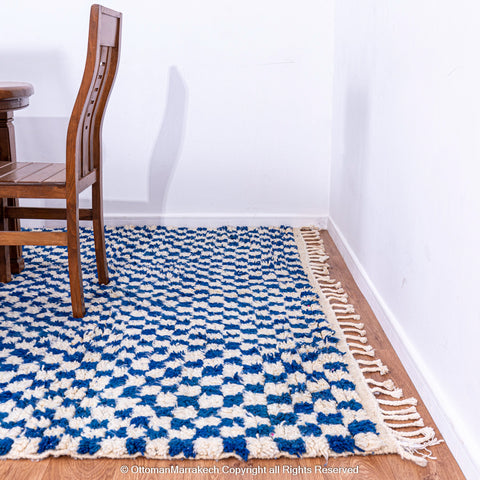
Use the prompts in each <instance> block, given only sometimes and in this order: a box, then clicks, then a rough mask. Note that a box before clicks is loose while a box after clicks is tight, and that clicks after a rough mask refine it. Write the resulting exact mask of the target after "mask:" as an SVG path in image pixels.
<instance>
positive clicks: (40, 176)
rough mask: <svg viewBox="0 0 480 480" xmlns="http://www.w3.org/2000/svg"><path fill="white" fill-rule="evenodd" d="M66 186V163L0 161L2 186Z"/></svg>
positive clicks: (0, 182)
mask: <svg viewBox="0 0 480 480" xmlns="http://www.w3.org/2000/svg"><path fill="white" fill-rule="evenodd" d="M14 185H19V186H20V185H23V186H35V185H43V186H64V185H65V164H64V163H39V162H34V163H32V162H0V187H1V186H14Z"/></svg>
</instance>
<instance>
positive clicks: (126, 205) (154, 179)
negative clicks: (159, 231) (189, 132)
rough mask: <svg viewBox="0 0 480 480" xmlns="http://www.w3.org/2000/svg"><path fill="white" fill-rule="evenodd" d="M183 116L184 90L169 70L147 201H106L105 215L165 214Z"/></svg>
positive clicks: (175, 72)
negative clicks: (165, 99)
mask: <svg viewBox="0 0 480 480" xmlns="http://www.w3.org/2000/svg"><path fill="white" fill-rule="evenodd" d="M186 112H187V88H186V85H185V82H184V81H183V78H182V76H181V75H180V72H179V71H178V69H177V68H176V67H174V66H172V67H170V70H169V78H168V92H167V102H166V107H165V114H164V117H163V122H162V125H161V127H160V131H159V133H158V137H157V140H156V142H155V146H154V149H153V153H152V157H151V159H150V167H149V172H148V176H149V184H148V200H147V201H146V202H132V201H122V200H105V201H104V211H105V214H106V215H109V214H110V215H111V214H118V215H119V216H129V214H131V215H132V216H134V215H136V214H138V213H142V214H147V215H148V214H151V215H152V216H156V215H158V214H160V213H162V212H163V211H164V208H165V203H166V198H167V193H168V188H169V185H170V183H171V180H172V177H173V174H174V171H175V167H176V164H177V163H178V160H179V157H180V153H181V149H182V145H183V139H184V134H185V123H186ZM116 223H118V222H116Z"/></svg>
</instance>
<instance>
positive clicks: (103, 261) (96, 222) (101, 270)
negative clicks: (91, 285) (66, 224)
mask: <svg viewBox="0 0 480 480" xmlns="http://www.w3.org/2000/svg"><path fill="white" fill-rule="evenodd" d="M92 210H93V236H94V238H95V257H96V259H97V275H98V281H99V282H100V283H101V284H103V285H106V284H107V283H108V282H109V278H108V265H107V252H106V249H105V233H104V229H103V198H102V186H101V183H100V180H98V181H96V182H95V183H94V184H93V185H92Z"/></svg>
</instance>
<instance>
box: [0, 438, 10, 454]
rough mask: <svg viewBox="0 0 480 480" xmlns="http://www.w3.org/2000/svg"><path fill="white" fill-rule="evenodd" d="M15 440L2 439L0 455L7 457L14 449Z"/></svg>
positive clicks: (0, 440)
mask: <svg viewBox="0 0 480 480" xmlns="http://www.w3.org/2000/svg"><path fill="white" fill-rule="evenodd" d="M12 445H13V440H12V439H11V438H8V437H7V438H2V439H0V455H6V454H7V453H8V452H9V451H10V450H11V448H12Z"/></svg>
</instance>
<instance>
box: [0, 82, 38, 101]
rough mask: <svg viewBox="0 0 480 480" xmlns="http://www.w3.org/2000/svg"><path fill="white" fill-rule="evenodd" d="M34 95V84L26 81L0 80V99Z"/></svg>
mask: <svg viewBox="0 0 480 480" xmlns="http://www.w3.org/2000/svg"><path fill="white" fill-rule="evenodd" d="M30 95H33V85H31V84H30V83H25V82H0V100H7V99H10V98H21V97H29V96H30Z"/></svg>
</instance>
